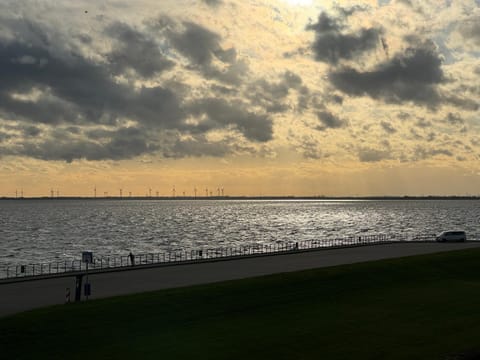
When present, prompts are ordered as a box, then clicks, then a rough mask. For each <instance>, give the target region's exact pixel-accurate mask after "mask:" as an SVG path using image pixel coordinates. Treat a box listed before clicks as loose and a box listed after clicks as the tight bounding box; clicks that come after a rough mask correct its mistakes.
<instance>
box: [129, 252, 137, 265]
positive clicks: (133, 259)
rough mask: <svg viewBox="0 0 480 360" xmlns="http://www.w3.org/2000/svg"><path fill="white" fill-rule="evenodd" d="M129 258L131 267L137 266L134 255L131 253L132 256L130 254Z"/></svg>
mask: <svg viewBox="0 0 480 360" xmlns="http://www.w3.org/2000/svg"><path fill="white" fill-rule="evenodd" d="M128 257H129V258H130V265H132V266H134V265H135V255H133V254H132V252H131V251H130V254H128Z"/></svg>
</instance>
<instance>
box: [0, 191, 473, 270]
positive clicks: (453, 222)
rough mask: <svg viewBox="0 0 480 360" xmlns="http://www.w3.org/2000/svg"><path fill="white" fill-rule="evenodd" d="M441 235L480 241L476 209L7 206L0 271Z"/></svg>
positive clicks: (318, 204) (407, 203) (0, 204)
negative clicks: (85, 258) (460, 233)
mask: <svg viewBox="0 0 480 360" xmlns="http://www.w3.org/2000/svg"><path fill="white" fill-rule="evenodd" d="M446 229H464V230H466V231H467V233H468V235H469V237H470V238H472V237H476V238H479V239H480V237H479V236H478V235H477V234H480V201H478V200H384V201H376V200H375V201H355V200H351V201H294V200H282V201H250V200H245V201H235V200H228V201H214V200H210V201H205V200H203V201H202V200H196V201H182V200H175V201H167V200H163V201H155V200H150V201H147V200H138V201H137V200H128V201H127V200H124V201H118V200H96V201H92V200H90V201H88V200H42V201H39V200H23V201H13V200H12V201H8V200H5V201H0V266H3V265H16V264H24V263H32V262H47V261H55V260H64V259H71V258H75V259H78V258H79V257H80V254H81V252H82V251H83V250H87V249H88V250H92V251H94V253H95V255H98V256H107V255H126V254H128V252H129V251H133V252H135V253H146V252H162V251H166V250H180V249H182V250H183V249H200V248H205V247H211V248H214V247H228V246H239V245H247V244H268V243H274V242H283V241H302V240H312V239H321V238H332V237H342V236H351V235H369V234H391V233H397V234H398V233H402V234H411V235H416V234H423V233H439V232H441V231H443V230H446Z"/></svg>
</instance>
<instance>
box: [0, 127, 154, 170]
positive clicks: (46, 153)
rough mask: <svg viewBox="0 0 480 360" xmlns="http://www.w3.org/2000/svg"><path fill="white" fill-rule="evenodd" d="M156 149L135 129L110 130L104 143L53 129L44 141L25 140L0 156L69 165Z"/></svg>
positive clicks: (111, 158) (141, 132) (127, 156)
mask: <svg viewBox="0 0 480 360" xmlns="http://www.w3.org/2000/svg"><path fill="white" fill-rule="evenodd" d="M156 149H157V147H156V146H155V145H151V144H148V143H147V141H146V137H145V134H144V133H143V131H141V130H139V129H135V128H121V129H119V130H117V131H112V132H111V134H110V137H109V138H108V139H107V141H106V142H98V141H92V140H90V139H86V138H83V139H80V138H77V137H72V136H71V135H70V134H69V133H68V132H67V131H64V130H56V131H54V132H53V133H52V134H50V136H49V137H47V138H46V139H45V140H41V141H39V142H35V141H24V142H23V143H22V144H21V145H18V146H14V147H10V148H7V149H2V148H0V153H2V152H3V153H7V154H9V155H22V156H29V157H32V158H36V159H41V160H63V161H67V162H72V161H73V160H76V159H87V160H121V159H128V158H132V157H135V156H138V155H141V154H144V153H148V152H152V151H153V150H156ZM2 150H3V151H2Z"/></svg>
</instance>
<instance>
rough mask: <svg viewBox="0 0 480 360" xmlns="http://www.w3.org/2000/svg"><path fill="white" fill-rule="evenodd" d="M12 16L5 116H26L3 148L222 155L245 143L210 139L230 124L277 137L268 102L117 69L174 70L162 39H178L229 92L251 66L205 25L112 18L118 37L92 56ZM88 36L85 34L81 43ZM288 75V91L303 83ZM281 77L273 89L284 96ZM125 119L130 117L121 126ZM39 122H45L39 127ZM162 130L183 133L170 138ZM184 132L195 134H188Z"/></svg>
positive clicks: (3, 91)
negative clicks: (151, 24) (196, 93)
mask: <svg viewBox="0 0 480 360" xmlns="http://www.w3.org/2000/svg"><path fill="white" fill-rule="evenodd" d="M9 24H10V25H11V27H12V29H16V30H15V31H16V36H15V37H8V38H7V37H2V36H3V35H0V79H1V81H0V116H1V117H2V118H4V119H7V120H8V121H16V122H17V123H18V122H19V123H21V125H22V126H23V129H24V130H21V131H16V132H15V134H13V135H12V136H13V138H14V140H15V141H13V142H11V143H8V144H6V143H4V144H3V145H2V147H0V154H4V155H5V154H11V155H20V156H29V157H34V158H38V159H43V160H65V161H68V162H70V161H73V160H75V159H81V158H84V159H87V160H105V159H113V160H120V159H128V158H132V157H135V156H139V155H141V154H145V153H152V152H156V153H163V154H164V155H165V156H167V155H168V156H173V157H180V156H221V154H227V153H231V152H232V151H244V149H243V150H242V149H240V150H239V145H238V144H236V142H235V141H236V140H235V139H233V138H232V139H230V140H229V141H224V142H211V141H208V139H207V137H205V136H204V135H205V133H207V132H209V131H213V130H222V129H224V130H234V131H238V132H240V133H241V134H243V135H244V137H245V138H246V139H248V140H250V141H254V142H266V141H269V140H271V139H272V137H273V129H272V126H273V125H272V124H273V123H272V120H271V119H270V117H269V116H268V114H266V108H260V109H259V110H258V111H251V110H249V108H250V107H251V103H249V102H241V101H231V100H227V99H223V98H221V97H219V98H211V97H208V98H197V99H194V100H189V101H188V102H187V101H186V100H184V98H185V95H188V94H190V88H189V87H188V86H187V85H186V84H181V83H176V82H175V81H173V80H172V81H167V80H166V81H164V82H162V84H161V85H156V86H151V87H147V86H138V85H134V83H133V82H131V81H129V82H120V81H117V80H116V77H115V76H116V75H119V74H121V75H124V74H127V75H128V74H129V73H130V74H132V75H133V74H137V75H140V76H141V77H143V78H149V77H152V76H156V75H157V74H159V73H161V72H163V71H166V70H168V69H170V68H171V67H172V66H173V65H172V64H173V63H172V61H171V60H168V59H167V58H166V57H165V56H164V55H163V50H161V49H163V47H162V46H163V45H165V44H164V43H160V42H159V41H160V40H161V39H163V40H165V43H166V44H168V46H173V49H171V48H170V50H171V51H177V52H178V53H179V54H181V55H183V56H184V57H185V58H186V59H188V60H189V62H190V68H191V69H192V68H193V69H194V70H199V71H200V72H201V73H202V75H204V77H206V78H209V77H211V78H215V79H216V80H220V81H223V82H225V83H228V84H225V85H226V86H223V87H221V88H222V89H223V90H224V95H225V96H231V94H232V93H234V90H235V89H234V88H232V86H234V84H235V83H236V82H239V81H240V80H241V77H242V76H243V74H244V73H245V72H246V71H247V70H248V69H247V67H246V65H245V64H244V63H242V62H241V61H238V60H237V57H236V52H235V49H223V48H222V47H221V46H220V41H221V38H220V36H219V35H217V34H215V33H213V32H211V31H209V30H208V29H205V28H202V27H200V26H199V25H196V24H193V23H185V24H183V28H182V29H181V30H178V29H177V28H176V26H177V25H178V24H177V23H175V22H173V21H171V20H169V19H168V18H166V19H164V21H163V26H165V27H166V29H167V30H162V31H163V32H160V35H159V36H160V37H158V38H153V37H152V36H151V35H149V34H147V33H146V32H143V31H140V30H138V29H136V28H132V27H130V26H129V25H126V24H123V23H120V22H115V23H113V24H110V25H108V26H107V27H106V30H105V34H108V35H109V36H110V37H111V38H112V39H113V40H114V42H113V50H112V51H111V52H110V53H108V54H104V55H105V58H104V59H102V60H95V59H93V58H91V57H89V56H86V55H84V53H83V52H82V50H81V49H80V48H77V47H76V46H75V45H74V44H73V43H72V44H71V43H67V42H64V41H53V40H52V39H57V38H58V36H57V35H58V34H57V32H56V30H55V29H52V28H48V27H46V26H45V25H40V24H37V23H36V22H34V21H28V22H27V21H26V20H23V19H19V20H10V23H9ZM172 29H174V30H172ZM177 30H178V31H177ZM156 34H157V35H158V34H159V33H158V32H157V33H156ZM162 36H163V37H162ZM73 38H74V37H73ZM73 38H72V39H73ZM159 39H160V40H159ZM77 40H78V39H77ZM77 42H78V41H77ZM89 43H90V42H82V49H83V46H88V44H89ZM165 46H167V45H165ZM168 46H167V47H168ZM87 50H88V49H87ZM169 55H170V56H171V55H172V53H171V52H170V53H169ZM216 62H222V63H223V64H224V67H225V68H226V71H220V70H219V69H217V68H216V67H215V66H216V65H214V63H216ZM282 84H283V85H282V86H285V87H286V88H287V90H286V91H287V93H288V89H290V88H297V87H298V86H300V84H301V79H300V78H299V77H298V76H297V75H295V74H293V73H289V72H287V73H285V75H284V77H283V79H282ZM216 86H217V88H218V89H219V90H218V91H217V92H218V93H220V86H219V85H216ZM282 86H278V87H275V86H273V87H272V88H269V89H268V91H271V92H272V93H273V94H277V95H279V96H280V97H282V96H283V95H282V94H283V93H284V92H285V90H282ZM228 89H230V90H231V91H227V90H228ZM235 91H236V90H235ZM265 91H267V90H265ZM280 105H281V104H280ZM256 108H257V109H258V106H257V107H256ZM267 110H268V109H267ZM282 111H283V109H282ZM127 120H128V121H132V122H133V124H134V125H132V126H131V127H125V126H124V125H122V124H125V122H126V121H127ZM37 124H44V125H46V126H43V127H42V130H41V132H40V128H38V127H37V126H36V125H37ZM87 127H88V130H87ZM19 129H20V128H19ZM106 129H108V130H106ZM147 129H148V130H147ZM22 131H23V132H22ZM20 133H21V135H19V134H20ZM166 134H177V135H172V136H173V137H172V138H171V139H170V140H169V139H168V136H167V135H166ZM179 134H180V135H182V136H180V135H179ZM39 135H41V137H40V136H39ZM184 135H188V136H190V138H191V140H184V138H185V136H184ZM2 136H3V135H2ZM188 136H186V138H188ZM3 138H5V136H3ZM7 145H8V146H7ZM215 147H217V148H218V150H217V151H215ZM227 147H229V149H227ZM249 151H250V150H249Z"/></svg>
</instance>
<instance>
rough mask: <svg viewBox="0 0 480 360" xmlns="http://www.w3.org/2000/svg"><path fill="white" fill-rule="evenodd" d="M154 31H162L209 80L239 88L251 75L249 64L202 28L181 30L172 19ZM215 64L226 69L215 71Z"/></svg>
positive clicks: (162, 20) (185, 25)
mask: <svg viewBox="0 0 480 360" xmlns="http://www.w3.org/2000/svg"><path fill="white" fill-rule="evenodd" d="M154 28H157V29H159V30H160V31H161V32H162V31H163V33H164V34H165V36H166V37H167V38H168V40H169V42H170V45H171V46H172V47H173V48H174V49H176V50H177V51H178V52H179V53H180V54H181V55H183V56H184V57H185V58H187V59H188V60H189V62H190V67H191V68H193V69H195V70H197V71H199V72H201V73H202V75H203V76H204V77H206V78H210V79H217V80H219V81H222V82H224V83H229V84H236V85H239V84H240V83H241V80H242V77H243V76H244V75H245V74H246V73H247V72H248V66H247V64H246V63H245V62H243V61H242V60H238V59H237V52H236V50H235V49H234V48H229V49H224V48H222V46H221V40H222V38H221V36H220V35H218V34H217V33H215V32H213V31H211V30H209V29H207V28H205V27H203V26H200V25H198V24H195V23H192V22H184V23H182V28H179V26H178V24H177V23H175V21H173V20H172V19H170V18H166V19H165V18H160V19H159V20H158V21H157V24H155V25H154ZM215 60H218V61H220V62H221V63H223V64H224V66H223V67H222V68H221V69H220V68H218V67H216V66H215V65H214V61H215Z"/></svg>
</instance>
